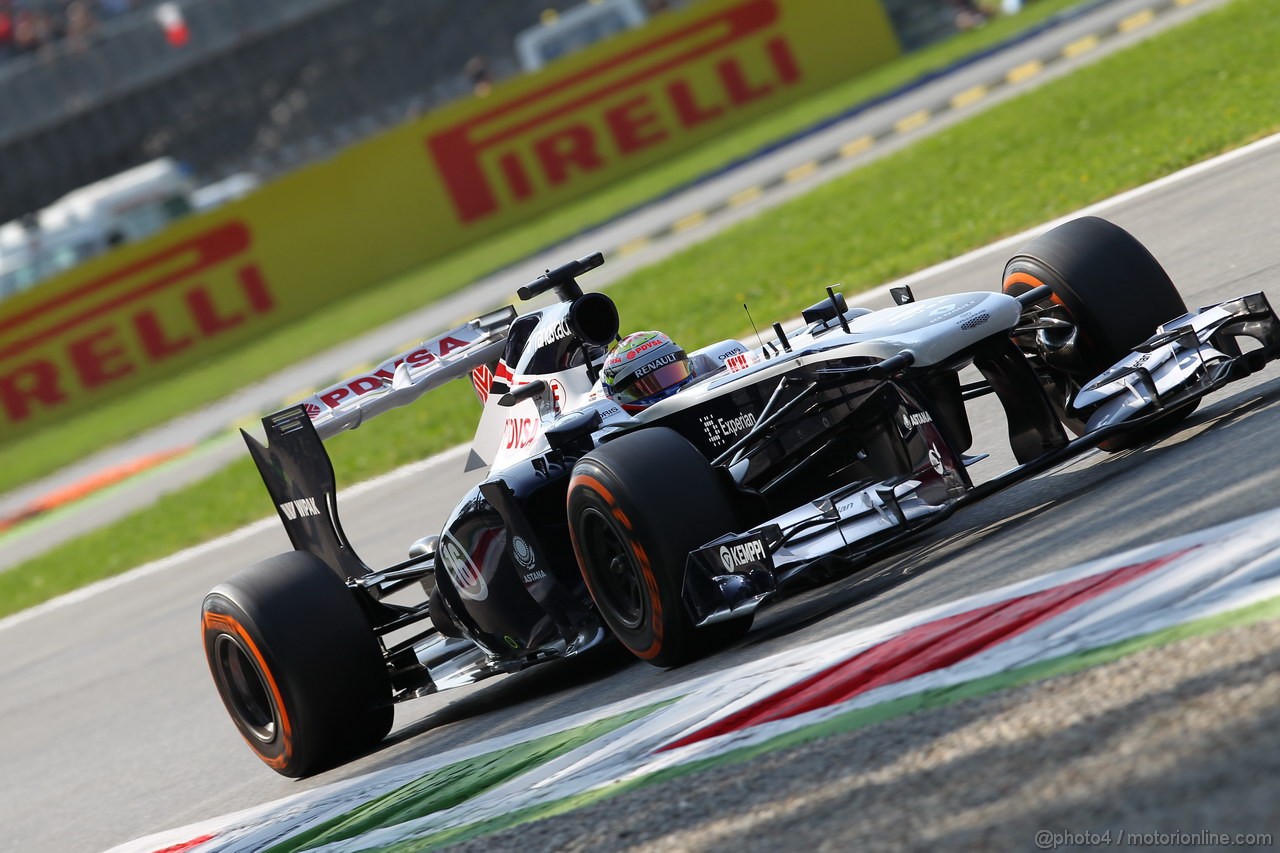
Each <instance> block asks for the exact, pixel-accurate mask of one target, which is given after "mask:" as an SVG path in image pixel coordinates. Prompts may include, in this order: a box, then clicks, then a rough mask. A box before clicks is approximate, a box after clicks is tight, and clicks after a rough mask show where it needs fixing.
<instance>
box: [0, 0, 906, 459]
mask: <svg viewBox="0 0 1280 853" xmlns="http://www.w3.org/2000/svg"><path fill="white" fill-rule="evenodd" d="M898 51H899V47H898V43H897V40H896V37H895V36H894V34H893V30H892V28H891V26H890V24H889V22H888V19H887V18H886V16H885V14H884V11H883V9H882V8H881V6H880V3H879V0H833V1H832V2H821V3H819V2H816V0H703V2H700V3H697V4H694V5H693V6H691V7H690V8H688V9H685V10H683V11H679V12H673V13H669V14H665V15H661V16H658V17H656V18H654V19H653V20H652V21H651V22H650V23H649V24H648V25H647V26H646V27H644V28H642V29H639V30H634V31H631V32H629V33H627V34H624V35H622V36H619V37H617V38H614V39H612V40H610V41H608V42H605V43H601V44H598V45H595V46H593V47H591V48H587V49H585V50H583V51H581V52H579V53H576V54H573V55H572V56H569V57H567V58H565V59H563V60H560V61H558V62H556V63H553V64H552V65H550V66H549V67H547V68H545V69H543V70H542V71H540V72H538V73H536V74H531V75H527V76H524V77H519V78H516V79H514V80H511V81H507V82H505V83H503V84H502V85H499V86H497V87H495V88H494V89H493V91H492V92H491V93H490V95H489V96H488V97H484V98H468V99H466V100H463V101H461V102H458V103H455V104H452V105H450V106H449V107H446V108H443V109H441V110H438V111H436V112H433V113H431V114H430V115H428V116H426V117H424V118H423V119H421V120H417V121H414V122H411V123H408V124H406V125H403V126H401V127H398V128H396V129H394V130H391V131H389V132H387V133H384V134H381V135H379V136H377V137H375V138H373V139H370V140H368V141H366V142H363V143H360V144H358V145H356V146H353V147H352V148H350V149H348V150H346V151H344V152H343V153H342V154H340V155H338V156H337V157H334V158H333V159H331V160H329V161H326V162H323V163H319V164H316V165H313V166H310V167H307V168H305V169H300V170H298V171H296V172H294V173H292V174H290V175H288V176H286V177H284V178H282V179H280V180H278V181H275V182H273V183H271V184H270V185H268V186H266V187H265V188H263V189H261V190H259V191H258V192H257V193H255V194H254V195H253V196H250V197H249V198H247V199H245V200H243V201H241V202H237V203H234V204H231V205H228V206H227V207H225V208H221V209H219V210H217V211H215V212H213V213H210V214H207V215H203V216H198V217H194V218H192V219H189V220H185V221H183V222H182V223H180V224H179V225H177V226H175V227H174V228H171V229H170V230H168V231H165V232H164V233H163V234H160V235H158V236H156V237H154V238H151V239H149V240H146V241H143V242H141V243H138V244H135V245H131V246H126V247H124V248H121V249H119V250H117V251H115V252H113V253H111V254H109V255H107V256H104V257H101V258H98V259H95V260H94V261H91V262H89V263H87V264H85V265H83V266H81V267H78V268H76V269H74V270H72V271H70V272H68V273H66V274H64V275H62V276H60V277H58V278H55V279H52V280H50V281H48V282H45V283H43V284H41V285H40V286H39V287H38V288H36V289H34V290H32V291H29V292H27V293H24V294H22V295H20V296H18V297H16V298H13V299H10V300H7V301H5V302H3V303H0V440H5V439H8V438H11V437H13V436H15V435H18V434H21V433H23V432H25V431H27V430H28V429H31V428H34V427H38V426H39V425H40V424H42V423H48V422H50V421H52V420H54V419H57V418H60V417H62V416H64V415H66V414H69V413H71V412H73V411H75V410H77V409H79V408H82V407H83V406H85V405H88V404H91V403H93V402H96V401H99V400H102V399H104V398H106V397H107V396H108V395H112V394H115V393H118V392H120V391H123V390H127V389H129V388H131V387H134V386H136V385H138V384H140V383H142V382H146V381H149V380H152V379H154V378H157V377H159V376H162V375H167V374H171V373H173V372H175V371H177V370H181V369H182V368H184V367H186V366H189V365H190V364H192V363H193V362H195V361H197V360H199V359H203V358H207V357H208V356H209V355H210V354H212V353H214V352H217V351H221V350H224V349H226V348H227V347H230V346H234V345H235V344H237V343H239V342H241V341H243V340H246V339H247V338H250V337H254V336H258V335H261V334H262V333H263V332H264V331H265V330H267V329H269V328H271V327H274V326H278V325H280V324H281V323H283V322H285V321H288V320H291V319H294V318H296V317H299V316H301V315H303V314H305V313H307V312H309V311H311V310H314V309H315V308H316V307H318V306H320V305H323V304H325V303H327V302H330V301H333V300H335V299H339V298H341V297H342V296H344V295H347V294H349V293H352V292H354V291H356V290H358V289H359V288H362V287H365V286H368V285H369V284H371V283H374V282H377V281H379V280H381V279H384V278H386V277H388V276H391V275H394V274H396V273H399V272H403V271H405V270H407V269H411V268H412V267H414V266H417V265H420V264H422V263H424V262H426V261H429V260H431V259H432V258H436V257H439V256H441V255H443V254H444V253H446V252H448V251H451V250H453V249H456V248H458V247H460V246H463V245H465V244H467V243H471V242H473V241H475V240H478V239H480V238H482V237H485V236H487V235H489V234H492V233H494V232H495V231H498V230H500V229H503V228H506V227H509V226H511V225H513V224H515V223H518V222H522V221H525V220H527V219H529V218H531V217H533V216H536V215H537V214H539V213H541V212H544V211H546V210H548V209H549V208H551V207H554V206H555V205H558V204H561V203H563V202H565V201H568V200H570V199H573V198H576V197H579V196H581V195H583V194H585V193H589V192H592V191H594V190H595V189H597V188H599V187H601V186H603V185H604V184H606V183H609V182H611V181H614V180H617V179H618V178H619V177H622V176H624V175H627V174H631V173H634V172H635V171H637V170H640V169H643V168H645V167H646V166H649V165H651V164H653V163H655V162H657V161H660V160H663V159H665V158H668V157H670V156H672V155H673V154H675V153H676V152H678V151H681V150H684V149H687V148H689V147H691V146H693V145H696V144H698V143H699V142H702V141H705V140H707V139H710V138H712V137H715V136H718V135H720V134H723V133H725V132H727V131H729V130H731V129H732V128H734V127H736V126H738V125H740V124H742V123H743V122H746V121H749V120H751V119H753V118H755V117H757V116H759V115H761V114H763V113H766V112H768V111H771V110H776V109H778V108H780V107H783V106H786V105H788V104H790V103H792V102H793V101H794V100H795V99H797V98H798V97H801V96H803V95H806V94H808V93H811V92H814V91H817V90H819V89H821V88H824V87H826V86H829V85H831V84H833V83H836V82H839V81H842V80H846V79H848V78H850V77H851V76H854V75H856V74H857V73H859V72H861V71H864V70H866V69H868V68H871V67H873V66H875V65H878V64H880V63H882V62H885V61H886V60H888V59H891V58H893V57H894V56H896V55H897V54H898ZM432 331H434V330H430V329H424V330H423V333H424V334H429V333H430V332H432ZM334 333H335V336H337V335H341V334H342V330H341V329H335V330H334Z"/></svg>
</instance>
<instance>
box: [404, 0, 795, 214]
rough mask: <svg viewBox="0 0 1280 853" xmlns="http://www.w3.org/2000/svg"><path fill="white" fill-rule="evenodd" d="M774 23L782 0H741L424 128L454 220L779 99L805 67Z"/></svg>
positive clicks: (596, 170)
mask: <svg viewBox="0 0 1280 853" xmlns="http://www.w3.org/2000/svg"><path fill="white" fill-rule="evenodd" d="M779 24H780V10H779V4H778V0H746V2H741V3H737V4H734V5H731V6H729V7H728V8H725V9H722V10H721V11H719V12H717V13H716V14H713V15H711V16H708V17H704V18H702V19H699V20H694V21H693V22H692V23H691V24H690V25H689V26H686V27H684V28H683V29H678V30H676V31H674V32H666V33H663V34H662V35H660V36H658V37H656V38H653V39H652V40H649V41H647V42H644V43H642V44H640V45H638V46H633V47H631V48H629V49H627V50H624V51H621V52H619V53H618V54H617V55H614V56H610V57H608V58H607V59H605V60H601V61H597V62H595V63H593V64H591V65H589V66H587V67H585V68H581V69H578V70H576V71H574V72H573V73H570V74H568V75H566V76H563V77H561V78H560V79H558V80H555V81H554V82H550V83H548V84H546V85H544V86H543V87H541V88H539V89H536V90H534V91H533V92H531V93H528V94H526V95H524V96H523V97H520V98H518V99H515V100H510V101H507V102H505V103H501V104H498V105H495V106H494V107H493V108H491V109H489V110H487V111H484V112H481V113H479V114H478V115H475V116H472V117H470V118H468V119H466V120H464V121H462V122H460V123H458V124H455V125H453V126H451V127H448V128H446V129H443V130H441V131H439V132H436V133H433V134H431V135H429V136H428V137H427V138H426V145H427V148H428V150H429V152H430V154H431V157H432V159H433V160H434V162H435V164H436V166H437V168H438V169H439V172H440V175H441V178H442V180H443V181H444V184H445V187H446V190H447V192H448V195H449V198H450V200H451V201H452V203H453V207H454V209H455V212H456V213H457V216H458V218H459V220H461V221H462V222H475V221H477V220H481V219H484V218H485V217H488V216H491V215H493V214H495V213H497V212H499V211H500V210H502V209H503V207H504V206H506V205H516V204H519V203H520V202H522V201H525V200H528V199H532V198H534V197H537V196H539V195H540V194H545V193H548V192H552V191H554V190H556V189H557V188H560V187H564V186H566V185H568V184H570V183H572V182H573V181H574V180H575V178H580V177H585V176H590V175H593V174H595V173H600V172H602V171H605V170H608V169H610V167H612V166H615V165H618V164H619V163H620V162H621V161H625V160H627V159H628V158H634V157H636V156H637V155H638V154H641V153H652V152H653V151H655V150H656V149H658V148H659V147H660V146H662V145H663V144H664V143H667V142H669V141H673V140H674V139H675V137H677V136H680V135H682V134H688V133H689V132H690V131H693V130H695V129H710V128H713V127H714V126H715V125H717V124H719V125H727V124H728V123H729V121H730V120H732V119H734V118H736V116H735V113H741V112H742V111H743V110H744V109H746V108H748V107H754V106H756V105H757V104H762V103H763V102H765V101H778V102H780V101H783V100H785V99H786V98H787V94H788V93H787V90H788V88H790V87H792V86H795V85H796V84H798V83H800V82H801V81H802V80H803V79H804V69H803V68H802V67H801V64H800V61H799V60H798V58H797V53H796V52H795V51H794V50H793V47H792V44H791V42H790V40H789V37H788V35H787V34H786V33H784V32H783V31H782V30H781V28H780V26H779Z"/></svg>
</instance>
